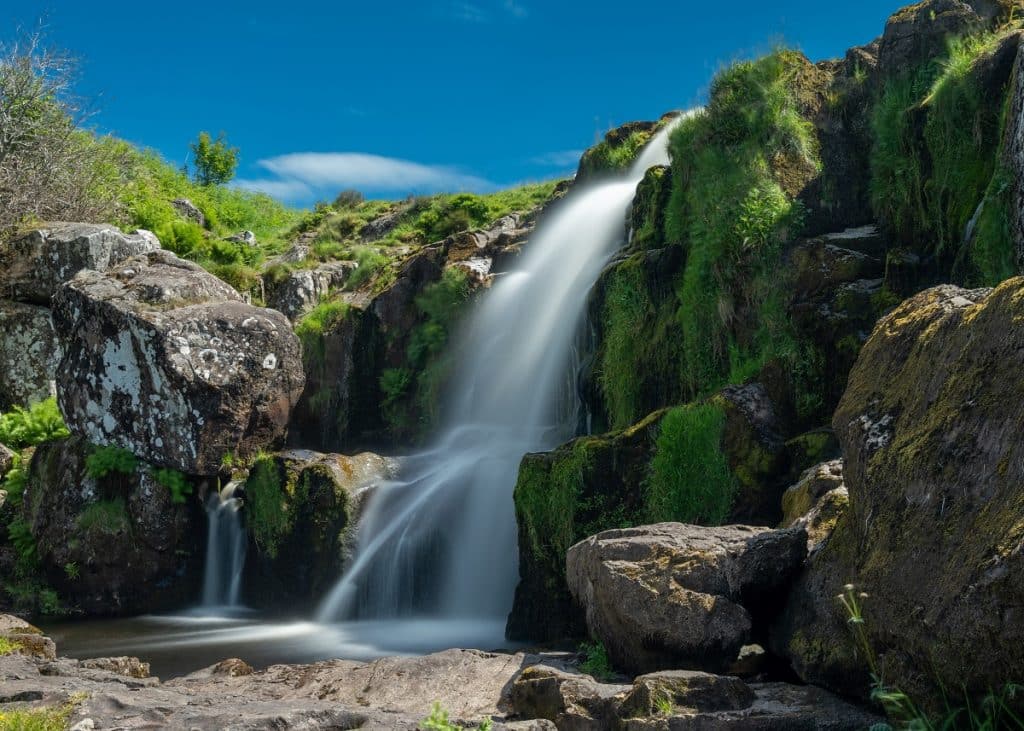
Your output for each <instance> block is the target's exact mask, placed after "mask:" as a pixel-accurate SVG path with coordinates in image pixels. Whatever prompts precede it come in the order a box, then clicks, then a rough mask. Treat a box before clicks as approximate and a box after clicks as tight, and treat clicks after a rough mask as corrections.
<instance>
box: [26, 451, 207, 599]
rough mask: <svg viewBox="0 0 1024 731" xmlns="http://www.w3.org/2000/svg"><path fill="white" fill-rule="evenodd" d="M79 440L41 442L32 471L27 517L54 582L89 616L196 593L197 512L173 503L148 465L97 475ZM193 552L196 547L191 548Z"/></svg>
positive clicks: (61, 592)
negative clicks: (194, 540)
mask: <svg viewBox="0 0 1024 731" xmlns="http://www.w3.org/2000/svg"><path fill="white" fill-rule="evenodd" d="M93 451H94V448H93V447H91V446H90V445H89V444H87V443H86V442H85V441H84V440H83V439H81V438H72V439H66V440H63V441H59V442H52V443H48V444H43V445H41V446H39V447H38V448H36V451H35V454H34V455H33V457H32V462H31V465H30V467H29V479H28V486H27V488H26V490H25V495H24V503H23V505H22V517H23V518H24V520H25V521H26V523H27V524H28V526H29V530H30V531H31V533H32V537H33V538H34V539H35V542H36V551H37V555H38V558H39V562H40V564H41V567H42V570H43V572H44V573H45V575H46V577H47V579H48V581H49V582H50V583H51V584H52V585H53V586H54V588H56V589H57V590H58V593H59V595H60V596H61V598H62V600H63V601H64V602H66V603H67V604H69V605H70V606H72V607H75V608H77V609H80V610H84V611H86V612H88V613H89V614H96V615H108V614H125V613H130V612H136V613H137V612H146V611H155V610H158V609H161V608H165V607H167V606H173V605H175V604H179V603H181V602H184V601H187V600H189V599H191V598H193V597H194V596H195V593H196V589H195V587H194V585H193V581H191V580H190V578H189V577H195V576H196V575H197V571H198V569H199V564H198V559H199V556H200V553H199V548H200V547H199V546H190V543H192V541H190V536H194V535H196V530H197V528H199V526H201V525H202V524H201V522H200V521H201V518H200V517H199V516H197V515H195V514H194V512H193V510H194V507H195V505H194V504H192V505H186V504H177V503H175V502H174V501H173V499H172V494H171V491H170V490H169V489H168V488H167V487H165V486H164V485H162V484H160V482H159V481H158V479H157V478H156V476H155V474H154V471H153V469H152V468H151V467H149V466H148V465H144V464H140V465H138V467H136V468H135V469H133V470H132V471H131V472H130V473H129V474H125V473H122V472H116V471H115V472H111V473H109V474H108V475H106V476H104V477H101V478H96V477H93V476H91V475H89V474H88V472H87V470H86V460H87V459H88V458H89V455H90V454H91V453H92V452H93ZM190 549H191V550H190Z"/></svg>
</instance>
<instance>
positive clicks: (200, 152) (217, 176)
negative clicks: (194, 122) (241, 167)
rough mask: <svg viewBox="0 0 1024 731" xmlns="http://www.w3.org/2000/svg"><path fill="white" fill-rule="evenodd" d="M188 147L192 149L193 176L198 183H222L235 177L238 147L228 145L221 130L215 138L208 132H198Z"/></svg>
mask: <svg viewBox="0 0 1024 731" xmlns="http://www.w3.org/2000/svg"><path fill="white" fill-rule="evenodd" d="M189 149H190V150H192V165H193V167H194V171H193V177H194V178H195V180H196V182H197V183H199V184H200V185H223V184H224V183H226V182H228V181H229V180H231V178H233V177H235V168H237V167H238V148H237V147H230V146H228V142H227V139H226V138H225V136H224V133H223V132H221V133H220V134H219V135H217V139H216V140H214V139H212V138H211V137H210V133H209V132H200V133H199V138H198V139H197V140H196V141H195V142H193V143H191V144H190V145H189Z"/></svg>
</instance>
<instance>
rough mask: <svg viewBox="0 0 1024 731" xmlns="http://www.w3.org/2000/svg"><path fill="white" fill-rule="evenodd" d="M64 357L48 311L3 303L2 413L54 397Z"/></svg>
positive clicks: (0, 309)
mask: <svg viewBox="0 0 1024 731" xmlns="http://www.w3.org/2000/svg"><path fill="white" fill-rule="evenodd" d="M60 358H61V348H60V342H59V341H58V340H57V335H56V333H55V332H54V331H53V322H52V321H51V320H50V311H49V310H48V309H47V308H45V307H39V306H38V305H28V304H23V303H20V302H12V301H8V300H0V411H8V410H9V409H10V408H11V407H13V406H27V405H28V404H31V403H34V402H36V401H42V400H44V399H47V398H49V397H50V396H53V395H54V393H56V385H55V383H54V379H55V375H56V372H57V364H58V363H59V362H60Z"/></svg>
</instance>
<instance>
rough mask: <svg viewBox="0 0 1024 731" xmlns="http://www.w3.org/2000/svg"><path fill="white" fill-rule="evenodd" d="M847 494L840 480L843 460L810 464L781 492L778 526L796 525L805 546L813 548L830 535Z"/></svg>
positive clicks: (845, 502) (842, 508)
mask: <svg viewBox="0 0 1024 731" xmlns="http://www.w3.org/2000/svg"><path fill="white" fill-rule="evenodd" d="M848 504H849V495H848V493H847V491H846V483H845V482H843V462H842V460H839V459H835V460H832V461H830V462H823V463H822V464H819V465H817V466H815V467H811V468H810V469H809V470H807V471H806V472H805V473H804V474H803V475H802V476H801V477H800V481H799V482H797V483H796V484H795V485H793V486H792V487H790V488H789V489H788V490H786V492H785V494H784V495H783V496H782V512H783V517H782V523H781V524H780V525H779V527H780V528H790V527H792V526H798V527H802V528H804V530H806V531H807V550H808V551H813V550H814V549H815V548H816V547H817V546H818V545H819V544H821V543H822V542H823V541H824V540H825V539H826V538H828V537H829V536H830V535H832V530H833V529H834V528H835V525H836V521H838V520H839V516H840V515H842V514H843V512H844V511H845V510H846V506H847V505H848Z"/></svg>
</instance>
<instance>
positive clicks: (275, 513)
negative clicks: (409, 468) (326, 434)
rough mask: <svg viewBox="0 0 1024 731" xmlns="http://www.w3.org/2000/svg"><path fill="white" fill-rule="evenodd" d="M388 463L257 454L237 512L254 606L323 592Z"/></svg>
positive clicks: (372, 457)
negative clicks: (248, 545)
mask: <svg viewBox="0 0 1024 731" xmlns="http://www.w3.org/2000/svg"><path fill="white" fill-rule="evenodd" d="M396 471H397V464H396V463H395V461H394V460H391V459H388V458H386V457H381V456H379V455H376V454H371V453H369V452H365V453H362V454H357V455H355V456H352V457H348V456H344V455H340V454H322V453H319V452H311V451H309V450H303V449H292V450H288V451H285V452H279V453H277V454H274V455H270V456H266V457H263V458H261V459H259V460H257V462H256V463H255V464H254V465H253V467H252V468H251V469H250V471H249V476H248V479H247V480H246V482H245V492H244V505H243V510H244V512H245V516H246V520H245V523H246V526H247V527H248V530H249V533H250V536H251V537H252V540H253V542H254V544H255V550H254V551H251V552H250V554H249V560H248V561H247V562H246V580H245V582H244V584H245V585H246V586H258V587H260V594H259V596H255V597H253V601H254V602H256V603H260V604H278V603H285V602H287V601H294V600H295V599H296V598H299V599H306V600H311V599H313V598H314V597H319V596H323V595H324V594H326V592H328V591H329V590H330V588H331V586H332V585H333V584H334V582H335V581H336V580H337V578H338V576H339V575H340V574H341V571H342V569H343V567H344V566H345V563H346V562H347V561H348V559H349V557H350V555H351V553H352V550H353V548H354V544H355V538H356V528H357V522H358V516H359V512H360V507H361V503H362V499H363V497H364V496H365V495H366V494H368V493H367V489H368V488H370V487H372V486H373V485H374V483H376V482H379V481H380V480H384V479H387V478H389V477H393V476H394V475H395V473H396Z"/></svg>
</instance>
